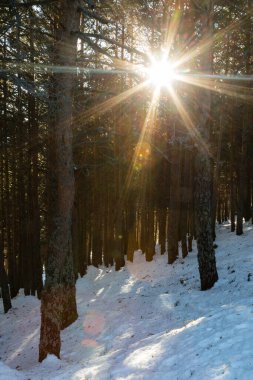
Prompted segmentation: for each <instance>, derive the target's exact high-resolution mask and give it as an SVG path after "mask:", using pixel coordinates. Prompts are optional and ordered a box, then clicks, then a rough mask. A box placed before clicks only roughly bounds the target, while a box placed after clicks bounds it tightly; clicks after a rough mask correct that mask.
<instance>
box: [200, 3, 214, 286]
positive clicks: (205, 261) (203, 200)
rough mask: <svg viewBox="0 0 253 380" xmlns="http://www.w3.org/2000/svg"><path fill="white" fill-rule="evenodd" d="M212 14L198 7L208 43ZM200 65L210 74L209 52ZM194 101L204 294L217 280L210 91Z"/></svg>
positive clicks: (208, 5) (207, 7)
mask: <svg viewBox="0 0 253 380" xmlns="http://www.w3.org/2000/svg"><path fill="white" fill-rule="evenodd" d="M200 9H201V11H200ZM212 11H213V4H212V1H211V0H209V1H206V2H205V4H203V6H202V3H201V5H200V4H199V6H198V12H201V14H200V23H201V32H202V38H203V40H206V39H212V17H211V16H212ZM198 14H199V13H198ZM200 64H201V70H202V72H203V73H204V74H210V73H211V72H212V70H211V69H212V54H211V51H210V49H209V50H208V49H205V51H204V52H203V53H202V54H201V56H200ZM198 99H199V103H198V110H197V115H198V132H199V136H200V138H201V139H202V142H199V145H198V150H197V153H196V162H195V212H196V214H195V216H196V233H197V247H198V263H199V273H200V280H201V290H207V289H210V288H211V287H212V286H213V285H214V283H215V282H216V281H217V280H218V274H217V269H216V261H215V252H214V248H213V230H212V184H213V181H212V168H211V162H210V156H209V153H208V151H207V150H208V147H209V141H210V110H211V94H210V91H209V90H207V89H201V90H199V94H198Z"/></svg>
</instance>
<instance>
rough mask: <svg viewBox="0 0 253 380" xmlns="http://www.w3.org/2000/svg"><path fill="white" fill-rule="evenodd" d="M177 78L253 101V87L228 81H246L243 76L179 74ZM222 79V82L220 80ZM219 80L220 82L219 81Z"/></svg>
mask: <svg viewBox="0 0 253 380" xmlns="http://www.w3.org/2000/svg"><path fill="white" fill-rule="evenodd" d="M177 79H178V80H180V81H182V82H184V83H187V84H190V85H193V86H197V87H201V88H204V89H207V90H210V91H213V92H217V93H219V94H224V95H228V96H231V97H237V98H238V99H241V100H243V101H246V102H248V103H252V102H253V94H252V89H251V88H249V87H245V86H239V85H235V84H232V83H227V82H226V81H230V80H233V81H234V80H238V81H244V80H246V78H245V77H244V78H242V77H241V76H239V77H237V78H235V77H234V76H233V77H230V76H227V77H226V78H224V76H222V75H221V76H220V75H208V76H206V75H202V74H199V75H178V76H177ZM221 79H222V82H221V81H220V80H221ZM217 80H219V82H217ZM248 80H253V77H252V78H249V79H248Z"/></svg>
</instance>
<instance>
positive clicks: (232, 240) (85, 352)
mask: <svg viewBox="0 0 253 380" xmlns="http://www.w3.org/2000/svg"><path fill="white" fill-rule="evenodd" d="M229 228H230V226H229V225H223V226H221V227H219V228H218V234H217V244H218V248H217V250H216V258H217V267H218V271H219V282H218V283H217V284H216V285H215V286H214V287H213V288H212V289H211V290H209V291H207V292H201V291H200V290H199V276H198V269H197V257H196V249H195V251H194V252H193V253H191V254H190V255H189V256H188V257H187V258H186V259H184V260H183V259H179V260H178V261H177V262H176V263H175V264H174V265H173V266H169V265H167V263H166V257H165V256H161V255H159V254H157V255H156V256H155V259H154V261H153V262H152V263H146V262H145V260H144V257H143V255H142V254H141V253H140V252H136V253H135V258H134V263H133V264H132V263H128V264H127V267H126V268H124V269H123V270H121V271H120V272H115V271H114V269H106V268H100V269H96V268H93V267H90V268H89V271H88V274H87V276H85V277H84V278H83V279H80V280H78V282H77V303H78V313H79V318H78V320H77V321H76V322H75V323H74V324H72V325H71V326H70V327H69V328H68V329H66V330H65V331H63V332H62V360H58V359H57V358H55V357H53V356H49V357H48V358H47V359H46V360H45V361H44V362H43V363H42V364H39V363H37V358H38V341H39V324H40V310H39V301H38V300H37V299H36V298H35V297H24V296H23V295H19V296H18V297H17V298H16V299H14V300H13V309H12V310H10V312H9V313H8V314H6V315H4V314H3V310H2V305H1V309H0V360H1V361H2V362H1V364H0V380H8V379H21V380H28V379H31V380H42V379H43V380H60V379H61V380H62V379H63V380H64V379H66V380H86V379H96V380H107V379H115V380H116V379H117V380H123V379H125V380H140V379H145V380H146V379H150V380H176V379H178V380H188V379H194V380H208V379H215V380H221V379H222V380H230V379H231V380H232V379H238V380H251V379H253V350H252V342H253V297H252V294H253V265H252V264H253V229H252V226H251V225H247V226H245V230H244V231H245V233H244V235H243V236H240V237H237V236H235V235H234V234H232V233H231V232H230V229H229ZM251 273H252V275H251Z"/></svg>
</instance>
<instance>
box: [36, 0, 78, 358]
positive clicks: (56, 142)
mask: <svg viewBox="0 0 253 380" xmlns="http://www.w3.org/2000/svg"><path fill="white" fill-rule="evenodd" d="M77 7H78V1H76V0H74V1H71V2H70V1H67V0H61V1H60V3H59V7H58V10H57V12H56V15H55V26H56V30H55V44H54V46H53V49H52V50H53V54H54V56H53V61H54V62H53V63H54V64H55V65H59V66H60V67H62V66H66V67H73V66H74V65H75V56H76V38H75V37H74V34H73V33H72V32H73V31H77V30H78V28H79V17H80V15H79V13H78V12H77ZM67 71H68V70H66V71H65V72H63V73H55V74H53V76H52V88H51V90H50V102H49V118H50V123H49V124H50V136H49V215H48V233H49V244H48V260H47V263H46V283H45V290H43V292H42V298H41V335H40V346H39V361H42V360H44V359H45V358H46V357H47V355H48V354H54V355H55V356H57V357H60V346H61V343H60V330H61V329H63V328H65V327H67V326H68V325H70V324H71V323H72V322H74V321H75V320H76V318H77V310H76V300H75V278H74V270H73V257H72V236H71V222H72V208H73V201H74V173H73V159H72V128H71V116H72V87H73V75H72V74H71V73H69V72H67Z"/></svg>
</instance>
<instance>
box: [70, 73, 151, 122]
mask: <svg viewBox="0 0 253 380" xmlns="http://www.w3.org/2000/svg"><path fill="white" fill-rule="evenodd" d="M147 84H148V81H147V80H146V81H144V82H141V83H139V84H138V85H136V86H134V87H131V88H130V89H128V90H126V91H124V92H122V93H120V94H119V95H116V96H113V97H112V98H110V99H108V100H106V101H105V102H103V103H100V104H97V105H95V106H93V107H91V108H90V109H88V110H87V111H85V112H83V113H82V114H81V115H80V114H79V115H78V116H76V117H75V118H74V120H73V122H74V125H75V124H76V123H78V122H79V121H83V120H85V121H87V120H88V119H90V118H91V117H94V118H95V117H98V116H101V115H102V114H104V113H105V112H107V111H109V110H111V109H112V108H113V107H116V106H117V105H118V104H120V103H122V102H123V101H125V100H126V99H128V98H129V97H130V96H132V95H134V94H136V93H137V92H139V91H141V90H143V89H144V88H145V87H146V86H147Z"/></svg>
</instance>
